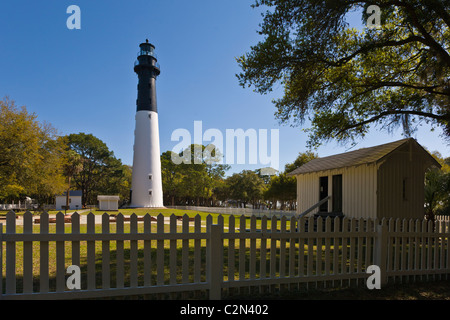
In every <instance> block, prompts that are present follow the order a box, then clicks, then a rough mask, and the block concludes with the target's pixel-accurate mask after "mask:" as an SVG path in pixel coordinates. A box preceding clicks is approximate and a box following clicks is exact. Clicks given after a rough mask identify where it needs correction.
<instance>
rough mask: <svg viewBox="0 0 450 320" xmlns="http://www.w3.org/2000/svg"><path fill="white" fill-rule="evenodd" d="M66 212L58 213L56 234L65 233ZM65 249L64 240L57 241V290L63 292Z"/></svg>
mask: <svg viewBox="0 0 450 320" xmlns="http://www.w3.org/2000/svg"><path fill="white" fill-rule="evenodd" d="M64 228H65V226H64V213H62V212H58V213H57V214H56V234H64ZM64 252H65V250H64V241H56V291H58V292H62V291H64V289H65V285H66V282H65V276H66V267H65V253H64Z"/></svg>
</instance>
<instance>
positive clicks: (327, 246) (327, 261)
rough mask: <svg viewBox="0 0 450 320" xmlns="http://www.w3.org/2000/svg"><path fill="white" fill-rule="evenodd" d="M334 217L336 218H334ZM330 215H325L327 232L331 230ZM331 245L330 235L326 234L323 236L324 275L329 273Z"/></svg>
mask: <svg viewBox="0 0 450 320" xmlns="http://www.w3.org/2000/svg"><path fill="white" fill-rule="evenodd" d="M335 219H336V218H335ZM331 220H332V218H331V217H327V218H326V219H325V232H327V233H329V232H331ZM330 247H331V237H330V236H327V237H326V238H325V270H324V272H325V275H329V274H330V265H331V261H330V249H331V248H330Z"/></svg>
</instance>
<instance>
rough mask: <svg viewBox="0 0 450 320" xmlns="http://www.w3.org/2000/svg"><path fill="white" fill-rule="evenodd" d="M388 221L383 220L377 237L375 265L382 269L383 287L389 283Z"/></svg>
mask: <svg viewBox="0 0 450 320" xmlns="http://www.w3.org/2000/svg"><path fill="white" fill-rule="evenodd" d="M387 231H388V230H387V224H386V220H385V219H384V218H383V219H382V220H381V224H378V225H377V236H376V240H375V250H374V253H375V257H374V263H375V265H377V266H378V267H380V272H381V279H380V280H381V281H380V284H381V286H383V285H385V284H386V283H387V251H388V232H387Z"/></svg>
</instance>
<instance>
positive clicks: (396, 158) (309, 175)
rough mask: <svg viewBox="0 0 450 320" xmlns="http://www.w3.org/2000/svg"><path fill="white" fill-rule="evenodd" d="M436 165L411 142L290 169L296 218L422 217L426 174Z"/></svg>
mask: <svg viewBox="0 0 450 320" xmlns="http://www.w3.org/2000/svg"><path fill="white" fill-rule="evenodd" d="M431 166H436V167H440V164H439V163H438V162H437V161H436V160H435V159H434V158H433V157H432V156H431V155H430V154H429V153H428V152H427V151H426V150H425V149H424V148H423V147H422V146H421V145H420V144H419V143H417V141H416V140H414V139H412V138H408V139H403V140H399V141H395V142H391V143H387V144H383V145H379V146H375V147H370V148H363V149H359V150H355V151H350V152H346V153H342V154H337V155H333V156H328V157H323V158H317V159H314V160H311V161H309V162H308V163H306V164H305V165H303V166H301V167H299V168H297V169H295V170H294V171H292V172H291V173H289V176H295V177H296V178H297V213H298V214H300V215H302V214H303V215H306V216H309V215H311V214H319V215H322V216H326V215H344V216H346V217H353V218H372V219H373V218H380V219H381V218H383V217H386V218H391V217H392V218H420V219H421V218H423V217H424V198H425V195H424V183H425V172H426V170H427V169H428V168H430V167H431Z"/></svg>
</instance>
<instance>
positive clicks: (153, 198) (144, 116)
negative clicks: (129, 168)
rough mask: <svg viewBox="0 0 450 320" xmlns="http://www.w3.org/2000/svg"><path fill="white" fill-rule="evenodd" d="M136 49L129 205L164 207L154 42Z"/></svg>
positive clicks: (136, 206) (145, 43) (157, 72)
mask: <svg viewBox="0 0 450 320" xmlns="http://www.w3.org/2000/svg"><path fill="white" fill-rule="evenodd" d="M139 48H140V50H139V52H138V57H137V60H136V62H135V63H134V72H136V74H137V75H138V86H137V91H138V94H137V100H136V106H137V108H136V127H135V131H134V154H133V172H132V182H131V205H130V207H134V208H140V207H142V208H160V207H163V191H162V178H161V158H160V147H159V125H158V110H157V104H156V77H157V76H158V75H159V74H160V68H159V64H158V63H157V58H156V54H155V46H154V45H152V44H151V43H149V42H148V40H146V42H144V43H141V44H140V45H139Z"/></svg>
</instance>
